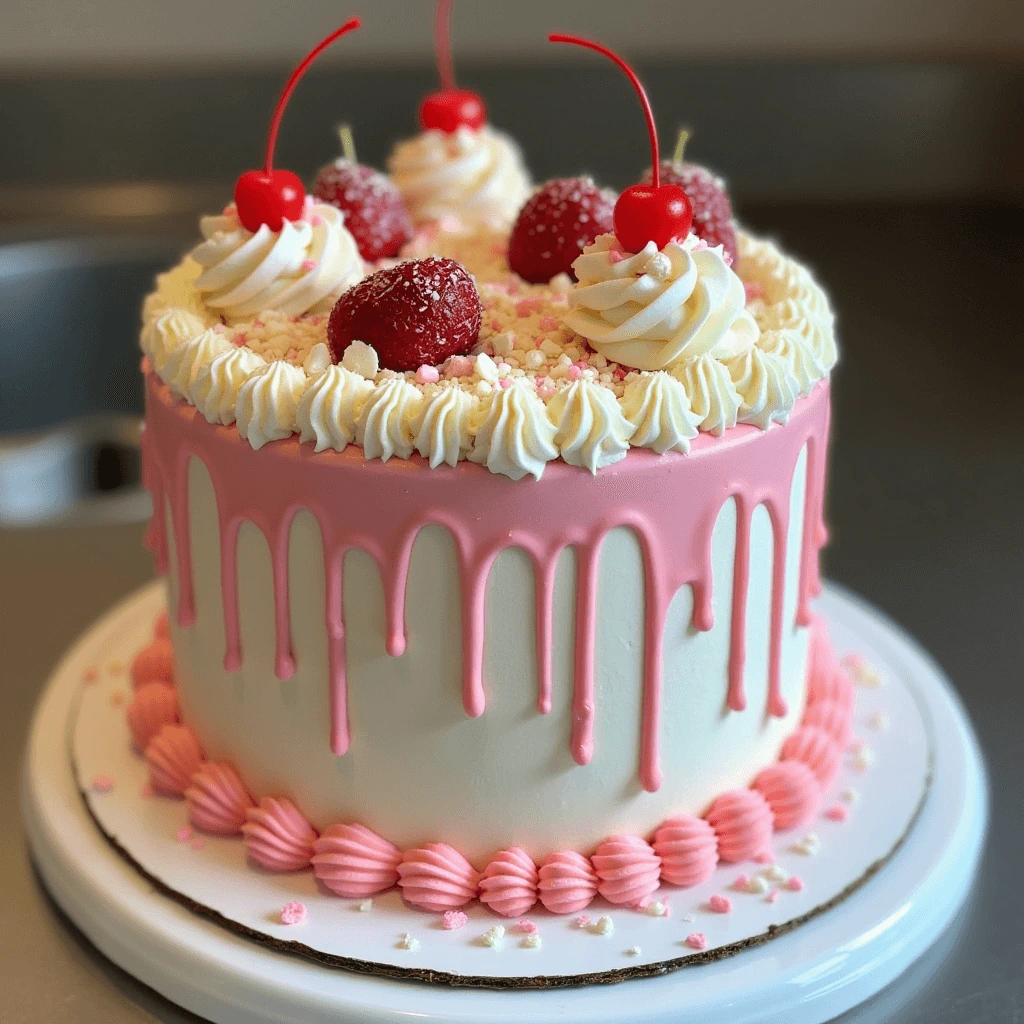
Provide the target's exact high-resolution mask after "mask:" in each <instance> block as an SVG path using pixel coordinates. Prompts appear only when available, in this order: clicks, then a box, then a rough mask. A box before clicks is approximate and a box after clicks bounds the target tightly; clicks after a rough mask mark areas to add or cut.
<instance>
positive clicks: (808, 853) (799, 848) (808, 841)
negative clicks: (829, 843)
mask: <svg viewBox="0 0 1024 1024" xmlns="http://www.w3.org/2000/svg"><path fill="white" fill-rule="evenodd" d="M791 849H792V850H793V852H794V853H802V854H803V855H804V856H805V857H813V856H815V855H816V854H817V853H818V851H819V850H820V849H821V840H820V839H819V838H818V836H817V833H815V832H809V833H808V834H807V835H805V836H804V837H803V839H801V840H800V841H799V842H796V843H794V844H793V846H792V847H791Z"/></svg>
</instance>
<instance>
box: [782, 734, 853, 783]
mask: <svg viewBox="0 0 1024 1024" xmlns="http://www.w3.org/2000/svg"><path fill="white" fill-rule="evenodd" d="M840 756H841V751H840V750H839V744H838V743H836V741H835V740H834V739H833V738H832V737H831V736H830V735H829V734H828V733H827V732H825V730H824V729H819V728H818V727H817V726H814V725H802V726H800V728H799V729H797V731H796V732H795V733H793V735H792V736H790V737H789V739H788V740H786V742H785V743H783V744H782V753H780V754H779V760H780V761H803V763H804V764H805V765H807V767H808V768H810V769H811V771H812V772H814V775H815V777H816V778H817V780H818V782H819V783H820V784H821V788H822V789H828V787H829V786H831V785H832V783H833V782H834V781H835V778H836V776H837V775H838V774H839V758H840Z"/></svg>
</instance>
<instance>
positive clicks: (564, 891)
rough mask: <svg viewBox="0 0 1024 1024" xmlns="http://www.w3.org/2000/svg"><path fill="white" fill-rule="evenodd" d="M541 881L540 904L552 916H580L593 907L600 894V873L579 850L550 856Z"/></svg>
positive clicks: (562, 851)
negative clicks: (582, 912) (578, 914)
mask: <svg viewBox="0 0 1024 1024" xmlns="http://www.w3.org/2000/svg"><path fill="white" fill-rule="evenodd" d="M538 878H539V881H538V884H537V888H538V891H539V893H540V901H541V903H543V904H544V906H545V908H546V909H548V910H550V911H551V913H552V914H576V913H578V912H579V911H581V910H584V909H585V908H586V907H589V906H590V904H591V903H592V902H593V901H594V897H595V896H596V895H597V886H598V877H597V872H596V871H595V870H594V866H593V865H592V864H591V863H590V861H589V860H588V859H587V858H586V857H584V856H583V854H582V853H577V852H576V851H575V850H558V851H557V852H555V853H552V854H549V856H548V858H547V860H545V861H544V863H543V864H542V865H541V868H540V872H539V873H538Z"/></svg>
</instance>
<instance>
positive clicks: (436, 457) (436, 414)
mask: <svg viewBox="0 0 1024 1024" xmlns="http://www.w3.org/2000/svg"><path fill="white" fill-rule="evenodd" d="M479 405H480V399H478V398H477V397H475V396H474V395H470V394H468V393H467V392H465V391H463V390H462V389H461V388H457V387H453V388H439V389H438V390H437V391H435V392H434V393H433V394H431V395H429V396H428V397H427V399H426V401H425V402H424V403H423V407H422V408H421V409H420V412H419V414H418V415H417V417H416V422H415V424H414V427H415V432H416V433H415V437H414V439H413V440H414V443H415V445H416V450H417V451H418V452H419V453H420V455H422V456H423V458H425V459H427V460H429V462H430V468H431V469H437V467H438V466H440V465H441V463H442V462H446V463H447V464H448V465H449V466H451V467H452V468H453V469H454V468H455V466H456V464H457V463H458V461H459V459H464V458H465V457H466V455H467V454H468V453H469V450H470V449H471V448H472V447H473V442H472V440H471V438H470V423H471V422H472V419H473V416H474V414H475V412H476V410H477V407H478V406H479Z"/></svg>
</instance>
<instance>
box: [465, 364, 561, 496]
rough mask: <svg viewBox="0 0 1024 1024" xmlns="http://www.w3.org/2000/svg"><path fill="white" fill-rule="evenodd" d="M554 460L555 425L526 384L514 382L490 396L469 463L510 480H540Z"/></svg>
mask: <svg viewBox="0 0 1024 1024" xmlns="http://www.w3.org/2000/svg"><path fill="white" fill-rule="evenodd" d="M557 457H558V449H557V448H556V447H555V426H554V424H553V423H552V422H551V421H550V420H549V419H548V416H547V410H546V409H545V408H544V403H543V402H542V401H541V400H540V399H539V398H538V397H537V395H536V393H535V392H534V391H533V389H532V388H530V386H529V385H528V384H527V383H526V382H525V381H522V380H513V381H512V383H511V384H510V386H509V387H508V388H505V389H502V390H498V391H495V392H494V393H493V394H492V395H491V396H490V400H489V402H488V404H487V406H486V409H485V410H484V413H483V419H482V421H481V423H480V424H479V425H478V427H477V431H476V438H475V439H474V442H473V450H472V451H471V452H470V454H469V458H470V460H471V461H472V462H478V463H480V464H481V465H484V466H486V467H487V468H488V469H489V470H490V471H491V472H492V473H500V474H502V475H503V476H507V477H511V478H512V479H513V480H521V479H522V478H523V477H524V476H527V475H530V476H532V477H533V478H534V479H536V480H539V479H540V478H541V476H542V475H543V473H544V467H545V465H547V463H549V462H550V461H551V460H552V459H555V458H557Z"/></svg>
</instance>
